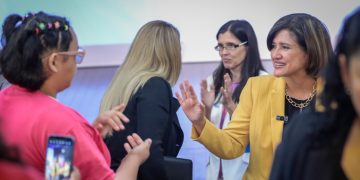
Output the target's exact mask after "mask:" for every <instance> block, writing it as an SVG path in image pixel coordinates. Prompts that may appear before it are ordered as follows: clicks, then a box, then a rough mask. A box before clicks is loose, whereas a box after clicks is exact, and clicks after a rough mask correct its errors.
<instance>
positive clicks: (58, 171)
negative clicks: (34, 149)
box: [45, 136, 74, 180]
mask: <svg viewBox="0 0 360 180" xmlns="http://www.w3.org/2000/svg"><path fill="white" fill-rule="evenodd" d="M73 151H74V140H73V138H72V137H66V136H50V137H49V138H48V144H47V149H46V162H45V166H46V167H45V179H47V180H66V179H70V174H71V168H72V162H73Z"/></svg>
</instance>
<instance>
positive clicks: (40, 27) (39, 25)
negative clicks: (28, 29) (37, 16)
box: [38, 22, 45, 31]
mask: <svg viewBox="0 0 360 180" xmlns="http://www.w3.org/2000/svg"><path fill="white" fill-rule="evenodd" d="M38 27H39V29H40V30H42V31H43V30H45V24H44V23H42V22H41V23H39V24H38Z"/></svg>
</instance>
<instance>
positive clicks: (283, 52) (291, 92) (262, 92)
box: [177, 13, 333, 180]
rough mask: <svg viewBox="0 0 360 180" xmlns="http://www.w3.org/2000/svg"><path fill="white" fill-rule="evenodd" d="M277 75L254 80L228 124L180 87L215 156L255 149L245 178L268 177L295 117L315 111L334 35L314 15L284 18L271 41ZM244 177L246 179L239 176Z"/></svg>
mask: <svg viewBox="0 0 360 180" xmlns="http://www.w3.org/2000/svg"><path fill="white" fill-rule="evenodd" d="M267 47H268V49H269V50H270V52H271V59H272V62H273V66H274V72H273V74H274V75H269V76H257V77H251V78H249V79H248V81H247V83H246V85H245V87H244V89H243V90H242V92H241V95H240V99H239V105H238V106H237V107H236V109H235V111H234V112H233V114H232V118H231V121H230V123H229V124H228V126H227V127H226V128H225V129H223V130H221V129H218V128H217V127H215V126H214V125H213V124H212V123H210V122H209V121H208V120H207V118H206V116H205V111H204V109H205V108H204V105H202V104H201V103H200V102H199V101H198V99H197V96H196V94H195V93H194V90H193V87H192V86H191V85H190V84H189V82H188V81H186V82H185V84H181V85H180V90H181V96H180V95H179V94H178V93H177V97H178V99H179V102H180V104H181V106H182V108H183V110H184V112H185V114H186V115H187V117H188V118H189V119H190V121H191V122H192V124H193V131H192V138H193V139H195V140H197V141H199V142H200V143H202V144H203V145H205V147H206V148H207V149H209V150H210V151H211V152H212V153H213V154H215V155H217V156H219V157H221V158H224V159H231V158H235V157H239V156H240V155H242V154H243V153H244V151H245V149H246V146H247V145H248V144H250V145H251V153H250V162H249V166H248V168H247V170H246V172H245V174H244V176H243V179H257V180H260V179H268V178H269V174H270V169H271V165H272V161H273V156H274V152H275V150H276V148H277V145H278V144H279V143H280V142H281V139H282V134H283V131H286V130H287V127H288V125H287V124H288V123H291V120H292V118H293V117H294V116H295V115H297V114H301V113H304V112H306V111H311V110H313V109H314V104H315V98H314V96H316V93H317V83H316V82H317V78H318V74H319V72H320V70H321V69H322V67H323V66H324V65H325V64H326V62H327V60H328V59H329V58H330V57H331V56H332V54H333V52H332V48H331V43H330V37H329V34H328V32H327V29H326V27H325V26H324V24H323V23H322V22H321V21H320V20H318V19H317V18H315V17H314V16H311V15H308V14H303V13H298V14H290V15H287V16H284V17H282V18H280V19H279V20H278V21H277V22H276V23H275V24H274V26H273V27H272V28H271V30H270V32H269V34H268V37H267ZM239 178H240V177H239Z"/></svg>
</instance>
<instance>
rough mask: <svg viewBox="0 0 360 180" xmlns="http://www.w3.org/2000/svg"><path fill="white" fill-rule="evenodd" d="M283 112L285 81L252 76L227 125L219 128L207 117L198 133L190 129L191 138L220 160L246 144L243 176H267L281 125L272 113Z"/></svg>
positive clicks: (278, 141) (279, 135)
mask: <svg viewBox="0 0 360 180" xmlns="http://www.w3.org/2000/svg"><path fill="white" fill-rule="evenodd" d="M284 111H285V80H284V79H283V78H277V77H274V76H272V75H269V76H258V77H253V78H250V79H249V80H248V82H247V84H246V86H245V87H244V89H243V91H242V93H241V95H240V103H239V105H238V106H237V107H236V109H235V111H234V113H233V115H232V118H231V122H230V123H229V124H228V126H227V127H226V128H225V129H223V130H221V129H218V128H216V127H215V126H214V125H213V124H212V123H211V122H210V121H208V120H207V121H206V123H205V127H204V129H203V131H202V133H201V134H200V135H199V134H197V133H196V131H195V129H194V128H193V129H192V138H193V139H194V140H197V141H199V142H200V143H202V144H203V145H204V146H206V148H207V149H208V150H209V151H211V152H212V153H213V154H215V155H217V156H219V157H221V158H223V159H232V158H235V157H238V156H240V155H242V154H243V153H244V151H245V149H246V146H247V145H248V143H250V149H251V150H250V162H249V166H248V169H247V170H246V172H245V174H244V177H243V179H251V180H253V179H255V180H261V179H268V178H269V174H270V170H271V166H272V161H273V157H274V154H275V150H276V147H277V145H278V144H279V143H280V141H281V137H282V132H283V126H284V123H283V121H279V120H276V116H284Z"/></svg>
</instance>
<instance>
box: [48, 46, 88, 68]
mask: <svg viewBox="0 0 360 180" xmlns="http://www.w3.org/2000/svg"><path fill="white" fill-rule="evenodd" d="M54 54H59V55H66V56H75V62H76V64H81V63H82V61H83V60H84V57H85V49H83V48H78V49H77V51H62V52H55V53H54Z"/></svg>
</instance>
